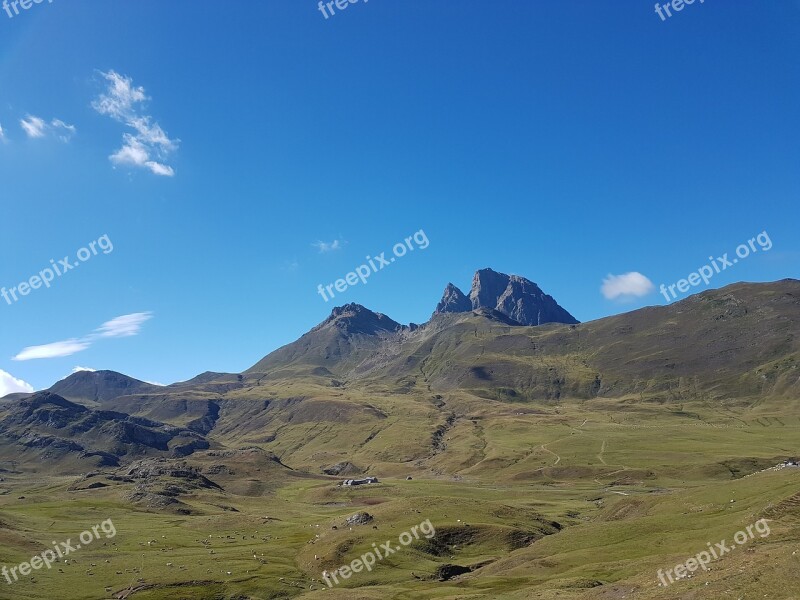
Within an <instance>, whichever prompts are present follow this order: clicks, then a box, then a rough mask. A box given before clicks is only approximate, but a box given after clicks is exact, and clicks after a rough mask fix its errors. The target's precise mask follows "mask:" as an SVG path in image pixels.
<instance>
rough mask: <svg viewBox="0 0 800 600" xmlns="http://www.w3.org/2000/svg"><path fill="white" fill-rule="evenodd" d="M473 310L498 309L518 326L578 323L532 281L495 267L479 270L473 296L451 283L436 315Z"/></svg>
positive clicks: (474, 282)
mask: <svg viewBox="0 0 800 600" xmlns="http://www.w3.org/2000/svg"><path fill="white" fill-rule="evenodd" d="M471 310H475V311H486V310H491V311H497V313H500V314H502V315H505V316H506V317H508V318H509V319H510V320H511V322H513V324H518V325H544V324H545V323H567V324H575V323H577V322H578V320H577V319H575V317H573V316H572V315H571V314H569V313H568V312H567V311H566V310H564V309H563V308H562V307H561V306H559V304H558V302H556V301H555V300H554V299H553V297H552V296H548V295H547V294H545V293H544V292H543V291H542V290H541V288H539V286H538V285H536V284H535V283H533V282H532V281H529V280H528V279H525V278H524V277H519V276H518V275H506V274H505V273H497V272H496V271H492V270H491V269H481V270H480V271H477V272H476V273H475V276H474V277H473V278H472V289H471V290H470V293H469V298H467V297H466V296H465V295H464V294H463V293H462V292H461V290H459V289H458V288H457V287H456V286H454V285H453V284H452V283H450V284H448V285H447V287H446V288H445V290H444V296H443V297H442V300H441V302H439V304H438V306H437V307H436V311H435V312H434V314H440V313H452V312H469V311H471ZM509 324H512V323H509Z"/></svg>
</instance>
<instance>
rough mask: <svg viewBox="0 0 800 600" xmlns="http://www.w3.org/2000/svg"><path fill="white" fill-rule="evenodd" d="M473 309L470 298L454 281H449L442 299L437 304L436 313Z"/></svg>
mask: <svg viewBox="0 0 800 600" xmlns="http://www.w3.org/2000/svg"><path fill="white" fill-rule="evenodd" d="M471 310H472V303H471V302H470V300H469V298H467V296H466V295H465V294H464V292H462V291H461V290H460V289H458V288H457V287H456V286H454V285H453V284H452V283H448V284H447V287H446V288H444V295H443V296H442V299H441V300H440V301H439V304H437V305H436V311H435V312H434V314H439V313H453V312H455V313H460V312H469V311H471Z"/></svg>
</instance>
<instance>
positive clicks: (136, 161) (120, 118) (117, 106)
mask: <svg viewBox="0 0 800 600" xmlns="http://www.w3.org/2000/svg"><path fill="white" fill-rule="evenodd" d="M101 75H102V76H103V77H104V78H105V79H106V81H107V82H108V86H107V88H106V91H105V92H104V93H103V94H100V96H98V97H97V98H96V99H95V100H94V101H93V102H92V108H94V109H95V110H96V111H97V112H98V113H100V114H101V115H107V116H109V117H111V118H112V119H114V120H115V121H117V122H118V123H122V124H123V125H126V126H128V127H130V128H131V129H133V130H134V131H135V133H124V134H123V135H122V147H121V148H120V149H119V150H117V151H116V152H114V153H113V154H112V155H111V156H109V159H110V160H111V162H112V163H114V164H115V165H128V166H132V167H140V168H146V169H149V170H150V172H151V173H154V174H155V175H162V176H165V177H172V176H173V175H174V174H175V171H174V169H173V168H172V167H170V166H169V165H167V164H165V163H164V161H165V160H166V159H167V157H168V156H169V155H170V154H172V153H173V152H174V151H175V150H176V149H177V148H178V142H179V140H173V139H170V137H169V136H168V135H167V134H166V132H165V131H164V130H163V129H162V128H161V126H160V125H159V124H158V123H156V122H154V121H153V118H152V117H151V116H149V115H146V114H143V113H142V112H141V110H142V108H143V106H142V105H143V104H144V103H145V102H146V101H147V100H149V99H150V98H149V97H148V96H147V94H145V91H144V88H143V87H141V86H138V87H136V86H134V85H133V79H131V78H130V77H126V76H124V75H120V74H119V73H117V72H116V71H108V72H107V73H101Z"/></svg>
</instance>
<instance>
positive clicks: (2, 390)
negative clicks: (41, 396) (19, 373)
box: [0, 369, 34, 398]
mask: <svg viewBox="0 0 800 600" xmlns="http://www.w3.org/2000/svg"><path fill="white" fill-rule="evenodd" d="M33 391H34V390H33V386H32V385H31V384H30V383H28V382H26V381H22V379H17V378H16V377H14V376H13V375H11V373H7V372H6V371H3V370H2V369H0V398H2V397H3V396H8V395H9V394H16V393H19V392H22V393H25V394H30V393H31V392H33Z"/></svg>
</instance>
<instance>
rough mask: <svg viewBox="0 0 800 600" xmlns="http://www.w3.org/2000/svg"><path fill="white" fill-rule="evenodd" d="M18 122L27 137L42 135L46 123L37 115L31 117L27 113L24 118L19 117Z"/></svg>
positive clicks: (39, 136)
mask: <svg viewBox="0 0 800 600" xmlns="http://www.w3.org/2000/svg"><path fill="white" fill-rule="evenodd" d="M19 124H20V125H21V126H22V129H24V130H25V133H27V134H28V137H30V138H41V137H44V130H45V127H47V125H46V124H45V122H44V121H43V120H42V119H40V118H39V117H32V116H31V115H28V116H27V117H25V118H24V119H20V120H19Z"/></svg>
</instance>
